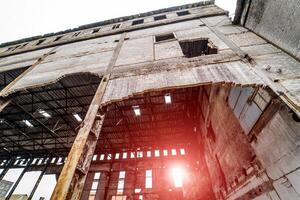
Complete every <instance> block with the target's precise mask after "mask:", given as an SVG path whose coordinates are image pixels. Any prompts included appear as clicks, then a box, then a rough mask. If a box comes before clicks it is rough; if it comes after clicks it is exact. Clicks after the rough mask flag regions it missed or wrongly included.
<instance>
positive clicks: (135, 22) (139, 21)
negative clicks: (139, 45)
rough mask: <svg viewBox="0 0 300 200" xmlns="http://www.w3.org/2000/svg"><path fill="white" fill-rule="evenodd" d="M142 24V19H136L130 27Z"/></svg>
mask: <svg viewBox="0 0 300 200" xmlns="http://www.w3.org/2000/svg"><path fill="white" fill-rule="evenodd" d="M143 23H144V19H138V20H134V21H133V22H132V24H131V25H132V26H134V25H138V24H143Z"/></svg>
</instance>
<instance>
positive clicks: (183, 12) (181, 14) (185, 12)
mask: <svg viewBox="0 0 300 200" xmlns="http://www.w3.org/2000/svg"><path fill="white" fill-rule="evenodd" d="M189 14H191V13H190V12H189V11H188V10H185V11H180V12H177V15H178V16H184V15H189Z"/></svg>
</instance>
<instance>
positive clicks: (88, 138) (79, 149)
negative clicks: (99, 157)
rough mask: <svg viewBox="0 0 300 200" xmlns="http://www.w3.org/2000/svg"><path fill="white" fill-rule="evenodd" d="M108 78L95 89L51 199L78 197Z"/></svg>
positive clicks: (96, 135)
mask: <svg viewBox="0 0 300 200" xmlns="http://www.w3.org/2000/svg"><path fill="white" fill-rule="evenodd" d="M108 78H109V76H105V77H103V78H102V81H101V83H100V85H99V87H98V89H97V91H96V94H95V96H94V98H93V101H92V103H91V105H90V107H89V110H88V112H87V114H86V116H85V119H84V121H83V123H82V127H81V128H80V130H79V132H78V134H77V136H76V139H75V141H74V143H73V146H72V148H71V150H70V153H69V155H68V158H67V162H66V163H65V164H64V167H63V169H62V171H61V173H60V176H59V179H58V182H57V184H56V186H55V189H54V191H53V194H52V197H51V199H52V200H57V199H61V200H63V199H72V200H73V199H74V200H75V199H80V196H81V193H82V189H83V186H84V182H85V179H86V176H87V173H88V170H89V167H90V163H91V160H92V157H93V154H94V150H95V147H96V144H97V140H98V137H99V134H100V131H101V127H102V124H103V120H104V116H101V115H100V114H99V113H98V110H99V109H100V103H101V100H102V97H103V95H104V92H105V88H106V85H107V83H108Z"/></svg>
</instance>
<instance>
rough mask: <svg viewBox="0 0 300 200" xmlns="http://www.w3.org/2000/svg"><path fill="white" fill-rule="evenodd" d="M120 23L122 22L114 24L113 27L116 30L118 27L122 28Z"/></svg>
mask: <svg viewBox="0 0 300 200" xmlns="http://www.w3.org/2000/svg"><path fill="white" fill-rule="evenodd" d="M120 25H121V24H114V25H113V26H112V29H113V30H114V29H118V28H120Z"/></svg>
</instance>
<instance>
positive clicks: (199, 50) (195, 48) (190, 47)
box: [179, 38, 218, 58]
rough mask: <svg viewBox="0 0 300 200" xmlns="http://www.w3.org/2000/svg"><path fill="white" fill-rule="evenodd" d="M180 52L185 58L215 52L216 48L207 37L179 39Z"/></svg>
mask: <svg viewBox="0 0 300 200" xmlns="http://www.w3.org/2000/svg"><path fill="white" fill-rule="evenodd" d="M179 44H180V47H181V50H182V53H183V54H184V55H185V57H187V58H192V57H196V56H202V55H208V54H217V53H218V49H217V47H216V46H215V45H213V44H212V43H211V42H210V41H208V39H207V38H206V39H192V40H183V41H179Z"/></svg>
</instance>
